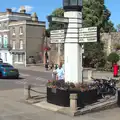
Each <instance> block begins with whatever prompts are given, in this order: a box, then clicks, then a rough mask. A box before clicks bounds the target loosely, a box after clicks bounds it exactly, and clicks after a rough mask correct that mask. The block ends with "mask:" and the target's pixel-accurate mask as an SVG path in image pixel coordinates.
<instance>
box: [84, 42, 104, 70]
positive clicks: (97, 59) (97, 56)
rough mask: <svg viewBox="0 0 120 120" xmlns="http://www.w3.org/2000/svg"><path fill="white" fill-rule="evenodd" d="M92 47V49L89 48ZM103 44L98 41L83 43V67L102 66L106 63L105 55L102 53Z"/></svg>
mask: <svg viewBox="0 0 120 120" xmlns="http://www.w3.org/2000/svg"><path fill="white" fill-rule="evenodd" d="M91 48H92V49H91ZM103 48H104V44H103V43H102V42H100V43H91V44H90V43H86V44H85V58H84V66H85V67H93V68H98V67H104V65H105V63H106V59H105V58H106V55H105V53H104V50H103Z"/></svg>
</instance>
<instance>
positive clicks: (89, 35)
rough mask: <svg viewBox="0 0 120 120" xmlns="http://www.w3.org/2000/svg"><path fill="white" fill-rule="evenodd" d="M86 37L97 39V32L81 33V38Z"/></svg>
mask: <svg viewBox="0 0 120 120" xmlns="http://www.w3.org/2000/svg"><path fill="white" fill-rule="evenodd" d="M84 37H97V32H86V33H79V38H84Z"/></svg>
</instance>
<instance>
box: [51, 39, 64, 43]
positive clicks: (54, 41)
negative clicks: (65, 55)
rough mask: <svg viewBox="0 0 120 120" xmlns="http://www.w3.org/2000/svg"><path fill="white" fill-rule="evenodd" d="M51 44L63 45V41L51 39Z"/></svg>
mask: <svg viewBox="0 0 120 120" xmlns="http://www.w3.org/2000/svg"><path fill="white" fill-rule="evenodd" d="M51 43H54V44H55V43H64V39H52V38H51Z"/></svg>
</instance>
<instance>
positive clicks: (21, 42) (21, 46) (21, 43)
mask: <svg viewBox="0 0 120 120" xmlns="http://www.w3.org/2000/svg"><path fill="white" fill-rule="evenodd" d="M20 49H23V41H22V40H20Z"/></svg>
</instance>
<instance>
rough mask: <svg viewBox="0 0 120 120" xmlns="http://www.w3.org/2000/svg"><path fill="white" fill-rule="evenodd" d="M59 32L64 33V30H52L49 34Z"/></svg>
mask: <svg viewBox="0 0 120 120" xmlns="http://www.w3.org/2000/svg"><path fill="white" fill-rule="evenodd" d="M59 33H64V30H52V31H51V32H50V34H59Z"/></svg>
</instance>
